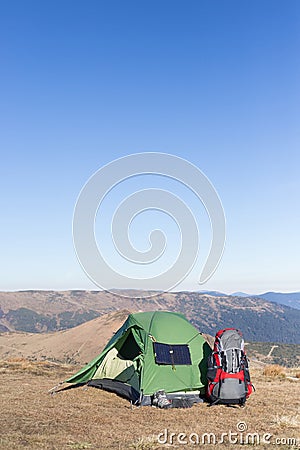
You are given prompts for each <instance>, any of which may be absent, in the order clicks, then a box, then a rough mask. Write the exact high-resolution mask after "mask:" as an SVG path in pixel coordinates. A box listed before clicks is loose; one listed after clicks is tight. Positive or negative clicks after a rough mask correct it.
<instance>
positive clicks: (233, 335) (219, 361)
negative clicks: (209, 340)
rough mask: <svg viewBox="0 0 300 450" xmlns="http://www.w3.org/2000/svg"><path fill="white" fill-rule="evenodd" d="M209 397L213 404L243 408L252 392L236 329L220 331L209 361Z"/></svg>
mask: <svg viewBox="0 0 300 450" xmlns="http://www.w3.org/2000/svg"><path fill="white" fill-rule="evenodd" d="M207 379H208V386H207V397H208V400H209V401H210V402H211V404H212V405H215V404H225V405H234V404H238V405H241V406H243V405H244V404H245V402H246V400H247V398H248V397H249V395H250V394H251V393H252V392H253V390H254V386H253V384H252V383H251V381H250V373H249V365H248V359H247V356H246V352H245V348H244V339H243V336H242V333H241V332H240V331H239V330H237V329H236V328H225V329H224V330H220V331H218V333H217V334H216V338H215V344H214V350H213V353H212V354H211V356H209V358H208V368H207Z"/></svg>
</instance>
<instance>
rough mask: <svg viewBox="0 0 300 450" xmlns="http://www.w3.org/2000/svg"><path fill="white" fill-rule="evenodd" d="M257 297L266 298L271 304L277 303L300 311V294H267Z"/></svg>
mask: <svg viewBox="0 0 300 450" xmlns="http://www.w3.org/2000/svg"><path fill="white" fill-rule="evenodd" d="M257 297H260V298H264V299H265V300H268V301H269V302H276V303H280V304H281V305H286V306H290V307H291V308H296V309H300V292H288V293H283V292H265V293H264V294H260V295H258V296H257Z"/></svg>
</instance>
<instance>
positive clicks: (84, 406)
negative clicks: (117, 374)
mask: <svg viewBox="0 0 300 450" xmlns="http://www.w3.org/2000/svg"><path fill="white" fill-rule="evenodd" d="M3 364H4V369H5V370H4V371H3V372H2V374H1V391H0V405H1V406H0V408H1V411H0V414H1V415H0V420H1V424H0V426H1V437H0V448H1V449H3V450H4V449H5V450H12V449H14V450H18V449H24V448H25V449H30V450H45V449H47V450H50V449H51V450H70V449H100V450H129V449H136V450H157V449H161V448H162V449H166V448H172V449H173V448H174V449H175V448H176V449H178V448H191V449H192V448H193V449H194V448H197V445H191V444H187V445H180V444H178V443H177V441H176V437H175V441H173V444H172V445H170V442H169V441H168V443H169V445H160V444H159V443H158V439H157V436H158V434H159V433H163V432H164V430H165V429H167V430H168V436H169V434H170V433H175V435H176V436H178V434H179V433H186V434H187V435H189V434H190V433H197V434H198V435H200V436H201V435H202V434H203V433H215V434H216V435H217V437H219V436H220V435H221V433H222V432H229V431H230V430H231V431H232V432H236V431H237V424H238V423H239V422H245V423H246V424H247V427H248V429H247V431H248V432H250V433H255V432H256V433H259V434H260V435H262V434H263V433H271V434H272V443H273V439H275V437H277V438H299V416H298V415H297V414H299V409H300V383H294V384H293V392H292V395H291V384H290V383H289V382H288V380H286V379H285V378H280V379H279V378H267V377H263V376H262V375H261V371H260V372H253V382H254V384H255V386H256V392H255V393H254V394H253V395H252V396H251V397H250V399H249V400H248V402H247V404H246V407H245V408H243V409H241V408H238V407H237V408H228V407H225V406H214V407H211V408H209V407H207V405H206V404H204V403H203V404H198V405H196V406H194V407H193V408H190V409H178V410H176V409H171V410H160V409H156V408H151V407H143V408H136V407H134V408H133V409H131V406H130V404H129V403H128V402H127V401H126V400H123V399H121V398H119V397H117V396H116V395H114V394H110V393H108V392H104V391H101V390H98V389H94V388H88V389H87V390H85V389H84V388H76V389H69V390H65V391H62V392H59V393H57V394H55V395H48V394H47V392H48V390H49V389H50V388H51V387H52V386H54V385H55V384H57V382H58V381H60V380H61V379H65V378H67V376H69V375H70V374H71V373H72V371H73V369H72V368H68V366H57V365H52V363H42V364H40V363H33V362H27V363H26V361H10V362H5V363H2V367H3ZM47 364H49V366H47ZM40 370H43V371H44V373H41V372H40ZM296 418H297V420H296ZM168 439H169V437H168ZM208 447H210V446H208ZM214 448H226V449H232V450H236V449H237V448H240V446H237V445H234V444H229V443H227V444H226V445H222V446H221V445H220V446H218V445H215V446H214ZM257 448H259V449H270V448H271V446H270V445H269V444H262V443H261V444H260V445H259V446H258V447H257ZM276 448H282V449H283V448H284V449H292V448H296V447H293V446H289V445H284V446H280V445H276Z"/></svg>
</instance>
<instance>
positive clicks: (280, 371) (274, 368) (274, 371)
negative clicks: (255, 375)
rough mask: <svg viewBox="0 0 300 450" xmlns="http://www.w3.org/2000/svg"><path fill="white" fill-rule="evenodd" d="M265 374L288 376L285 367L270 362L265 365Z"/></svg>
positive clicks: (272, 376)
mask: <svg viewBox="0 0 300 450" xmlns="http://www.w3.org/2000/svg"><path fill="white" fill-rule="evenodd" d="M263 375H264V376H266V377H271V378H284V377H285V376H286V372H285V368H284V367H282V366H279V365H278V364H270V365H267V366H265V367H264V369H263Z"/></svg>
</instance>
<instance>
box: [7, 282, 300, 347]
mask: <svg viewBox="0 0 300 450" xmlns="http://www.w3.org/2000/svg"><path fill="white" fill-rule="evenodd" d="M123 293H124V292H123ZM127 294H128V295H132V296H133V297H122V296H120V295H118V293H111V292H104V291H63V292H55V291H20V292H1V293H0V327H1V328H0V331H2V332H3V331H26V332H30V333H39V332H52V331H59V330H65V329H68V328H71V327H74V326H77V325H79V324H81V323H84V322H86V321H88V320H91V319H94V318H96V317H99V316H101V315H103V314H106V313H108V312H112V311H117V310H121V309H127V310H130V311H150V310H169V311H177V312H182V313H183V314H184V315H185V316H186V317H187V318H188V319H189V320H190V321H191V322H192V323H193V324H194V325H196V326H197V327H198V328H199V329H200V330H201V331H203V332H204V333H208V334H213V335H214V334H215V333H216V331H217V330H218V329H220V328H225V327H237V328H240V329H241V330H242V331H243V333H244V336H245V339H246V340H248V341H259V342H282V343H294V344H298V343H300V327H299V323H300V310H297V309H293V308H290V307H288V306H284V305H279V304H276V303H272V302H269V301H266V300H264V299H261V298H256V297H236V296H220V297H217V296H212V295H207V294H201V293H197V292H178V293H157V295H156V296H152V297H148V298H145V297H144V296H143V297H142V296H141V293H139V292H137V291H134V292H127ZM139 294H140V297H138V295H139ZM143 295H144V293H143Z"/></svg>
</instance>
